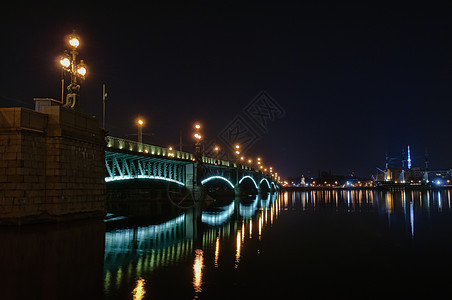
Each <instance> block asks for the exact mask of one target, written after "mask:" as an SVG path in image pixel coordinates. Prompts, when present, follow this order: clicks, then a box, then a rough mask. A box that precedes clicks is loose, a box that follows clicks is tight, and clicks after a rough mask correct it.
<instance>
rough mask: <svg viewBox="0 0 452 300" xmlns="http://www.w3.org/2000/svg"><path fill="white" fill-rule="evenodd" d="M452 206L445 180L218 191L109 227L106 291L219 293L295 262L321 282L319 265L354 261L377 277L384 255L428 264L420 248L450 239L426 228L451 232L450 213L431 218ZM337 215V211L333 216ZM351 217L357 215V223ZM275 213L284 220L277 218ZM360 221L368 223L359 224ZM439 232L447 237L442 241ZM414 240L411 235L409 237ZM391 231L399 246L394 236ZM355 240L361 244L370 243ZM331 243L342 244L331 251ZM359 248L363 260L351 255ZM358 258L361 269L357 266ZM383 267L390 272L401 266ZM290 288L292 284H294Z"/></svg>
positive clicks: (117, 294) (138, 295) (122, 294)
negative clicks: (442, 185) (399, 186)
mask: <svg viewBox="0 0 452 300" xmlns="http://www.w3.org/2000/svg"><path fill="white" fill-rule="evenodd" d="M217 203H218V204H217ZM325 215H326V216H330V217H331V218H325ZM451 215H452V206H451V192H450V191H448V190H443V191H406V192H404V191H401V192H400V191H399V192H382V191H372V190H353V191H346V190H345V191H342V190H341V191H336V190H327V191H303V192H283V193H282V194H278V193H275V194H267V195H265V196H262V197H261V196H250V197H242V198H240V199H235V200H230V201H217V202H215V203H214V204H213V205H211V206H210V207H208V208H207V209H204V210H201V209H195V208H193V209H190V210H187V211H185V212H183V213H181V214H180V215H179V216H177V217H176V218H173V219H171V220H168V221H166V222H164V223H161V224H157V225H149V226H141V227H131V228H119V229H114V230H108V231H107V232H106V235H105V255H104V291H105V297H106V298H115V299H116V298H127V297H129V298H130V295H131V294H132V295H133V297H134V299H145V298H146V297H148V296H149V297H155V298H171V297H186V296H189V297H191V296H190V294H192V296H193V297H195V298H196V297H198V296H200V297H201V296H203V295H204V296H207V295H208V296H209V297H210V296H218V295H220V294H221V293H222V292H225V291H226V290H227V291H229V292H227V291H226V292H227V293H232V291H237V290H240V291H241V292H243V291H244V290H245V289H246V287H248V288H250V287H251V288H256V287H257V285H259V286H261V284H262V282H263V281H262V282H261V281H259V282H257V281H256V280H258V279H256V278H258V277H259V276H260V277H262V278H267V279H268V278H269V276H272V274H274V273H275V272H276V273H277V272H285V273H284V274H281V276H282V278H284V279H278V278H274V277H273V279H272V282H274V283H275V284H276V283H283V282H285V280H289V281H290V280H291V279H290V278H291V276H289V277H287V276H288V275H287V274H294V271H295V270H298V269H299V268H301V267H302V268H303V270H304V271H305V273H304V274H305V275H304V276H308V277H306V278H310V280H311V281H312V282H320V281H318V279H319V278H321V276H323V275H321V274H324V273H323V272H324V271H322V270H330V271H329V272H333V271H331V270H335V271H334V272H339V273H340V272H341V271H337V270H341V269H343V268H345V270H348V269H347V268H352V269H354V268H358V269H359V270H360V271H359V272H357V273H356V274H355V275H357V274H364V275H366V276H370V277H368V278H373V277H372V274H373V273H372V272H373V271H372V270H373V268H379V266H380V265H381V263H382V262H384V263H385V266H390V265H394V266H395V267H400V268H401V269H405V268H406V269H407V270H410V271H409V272H411V269H410V268H409V265H407V266H405V265H404V263H405V262H404V261H405V259H400V257H401V254H400V253H404V255H407V257H408V259H407V261H410V263H412V259H415V261H416V266H421V267H424V265H423V263H419V262H418V260H419V259H420V257H418V255H420V254H419V253H421V254H422V253H424V251H425V253H437V252H438V251H439V252H438V253H443V252H447V251H449V250H451V249H452V241H450V237H446V240H448V241H449V242H444V235H442V234H439V233H438V232H432V228H436V229H438V228H441V230H446V231H445V234H447V235H448V234H452V232H451V229H450V228H451V227H450V225H451V222H450V221H446V222H447V224H440V223H439V224H438V223H436V222H437V221H435V220H442V218H443V217H447V218H448V219H447V220H449V219H450V217H451ZM313 216H318V217H315V218H314V217H313ZM316 218H317V219H316ZM338 218H340V220H342V221H340V222H339V223H338V222H337V220H338ZM283 219H284V220H283ZM300 220H302V221H301V222H300ZM307 220H310V221H307ZM356 220H359V222H358V223H356V224H354V223H353V222H355V221H356ZM277 221H279V222H277ZM288 221H289V223H287V222H288ZM342 222H344V224H345V225H341V224H342ZM279 223H282V224H283V225H278V226H277V224H279ZM322 223H326V224H322ZM331 224H334V226H336V228H335V227H334V226H332V225H331ZM351 224H352V225H351ZM353 224H354V225H353ZM358 225H359V226H358ZM441 225H444V226H445V227H446V228H445V229H443V228H442V227H441ZM287 226H290V228H289V227H287ZM341 226H342V227H341ZM360 226H361V227H360ZM366 226H368V227H369V228H363V227H366ZM319 228H320V229H319ZM326 228H330V229H328V230H331V232H330V231H326V230H327V229H326ZM443 233H444V232H443ZM360 234H361V235H362V234H366V235H368V236H360ZM373 234H375V236H372V235H373ZM369 236H370V237H369ZM341 238H346V240H347V245H344V244H340V246H337V247H339V248H334V247H335V246H334V243H333V242H337V240H338V239H339V240H340V239H341ZM372 238H375V239H374V240H372ZM441 238H443V241H442V242H439V241H440V240H441ZM319 240H321V241H322V242H321V243H320V245H324V243H325V245H326V244H327V245H330V246H329V247H332V248H331V249H330V248H322V247H318V245H317V243H319ZM413 240H416V241H417V243H416V244H413V243H412V241H413ZM325 241H327V242H325ZM328 241H329V242H328ZM394 241H395V242H396V243H397V245H398V246H397V247H399V248H393V246H392V245H391V244H390V243H393V242H394ZM366 243H367V244H366ZM380 243H382V244H380ZM387 244H388V245H389V246H387ZM421 244H422V247H421V249H423V250H422V251H421V252H417V250H415V249H414V248H413V247H414V246H413V245H416V247H419V245H421ZM424 244H425V245H424ZM444 244H446V245H447V246H446V247H444ZM358 245H359V247H358ZM377 245H378V247H375V246H377ZM306 247H307V248H306ZM347 247H349V248H347ZM385 247H388V249H389V250H388V249H386V248H385ZM400 247H401V248H400ZM429 247H432V248H429ZM441 247H442V248H441ZM344 249H346V250H344ZM359 249H366V253H360V252H359ZM413 249H414V250H413ZM311 250H312V252H310V251H311ZM394 250H395V251H396V253H395V254H394ZM335 251H342V252H338V253H336V254H333V253H335ZM369 251H375V253H374V252H369ZM399 252H400V253H399ZM337 255H338V256H337ZM385 255H388V256H385ZM336 256H337V257H336ZM335 257H336V258H335ZM338 257H341V259H339V260H338V259H337V258H338ZM355 257H357V258H356V261H357V262H358V264H359V266H358V265H357V266H354V265H353V261H354V260H353V259H354V258H355ZM394 257H398V258H397V263H396V264H393V263H392V262H393V260H394V259H395V258H394ZM308 258H309V259H308ZM363 259H367V260H363ZM270 260H271V261H273V260H274V261H273V262H271V261H270ZM374 260H376V261H374ZM345 261H346V262H347V263H346V264H345V265H344V264H343V262H345ZM363 261H366V266H367V267H368V268H367V269H366V270H364V269H361V267H362V264H363ZM430 263H431V261H430V262H429V264H430ZM335 264H336V265H335ZM401 266H402V267H401ZM428 266H429V267H430V265H428ZM395 267H394V268H395ZM421 269H422V268H421ZM215 270H217V271H215ZM422 270H423V269H422ZM387 271H388V272H389V273H387V276H389V277H391V276H398V275H397V274H399V273H400V272H401V271H400V269H394V270H387ZM316 272H317V273H316ZM318 272H320V273H318ZM360 272H361V273H360ZM362 272H364V273H362ZM366 272H368V273H366ZM391 272H394V274H396V275H391ZM407 272H408V271H407ZM261 273H262V274H261ZM244 274H245V275H244ZM253 274H254V275H253ZM307 274H308V275H307ZM333 274H334V273H333ZM375 274H376V273H375ZM375 274H374V276H376V275H375ZM364 275H363V276H364ZM237 276H238V277H237ZM253 276H254V277H253ZM256 276H257V277H256ZM319 276H320V277H319ZM357 276H358V275H357ZM366 276H364V277H366ZM236 277H237V278H236ZM260 277H259V278H260ZM364 277H363V278H364ZM253 278H254V279H253ZM306 278H305V279H306ZM313 278H314V279H313ZM315 278H317V279H315ZM353 278H355V277H353ZM391 278H392V277H391ZM374 279H375V278H374ZM307 280H309V279H307ZM336 280H337V281H338V282H341V280H342V279H340V277H338V278H336ZM343 280H345V279H343ZM378 280H379V279H377V282H378ZM292 283H293V282H292ZM188 284H189V286H188ZM255 285H256V286H255ZM285 286H286V287H287V286H288V285H285ZM245 293H246V292H245ZM287 293H288V294H292V293H293V290H292V291H290V290H289V291H288V292H287Z"/></svg>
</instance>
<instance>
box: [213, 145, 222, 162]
mask: <svg viewBox="0 0 452 300" xmlns="http://www.w3.org/2000/svg"><path fill="white" fill-rule="evenodd" d="M213 151H214V152H215V160H218V153H219V152H220V147H219V146H215V147H214V148H213ZM215 163H216V162H215Z"/></svg>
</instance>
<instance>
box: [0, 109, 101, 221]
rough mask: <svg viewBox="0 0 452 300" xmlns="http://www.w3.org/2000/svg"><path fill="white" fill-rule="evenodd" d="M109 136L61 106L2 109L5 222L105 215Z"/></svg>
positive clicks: (0, 177)
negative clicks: (35, 108) (106, 155)
mask: <svg viewBox="0 0 452 300" xmlns="http://www.w3.org/2000/svg"><path fill="white" fill-rule="evenodd" d="M104 178H105V139H104V132H103V131H102V129H100V128H99V122H98V120H97V119H96V118H94V117H91V116H88V115H85V114H83V113H81V112H77V111H73V110H69V109H66V108H63V107H61V106H48V107H44V108H43V109H42V113H41V112H37V111H34V110H30V109H26V108H2V109H0V224H25V223H34V222H43V221H65V220H73V219H80V218H97V217H99V218H100V217H103V216H104V215H105V199H106V196H105V195H106V192H105V180H104Z"/></svg>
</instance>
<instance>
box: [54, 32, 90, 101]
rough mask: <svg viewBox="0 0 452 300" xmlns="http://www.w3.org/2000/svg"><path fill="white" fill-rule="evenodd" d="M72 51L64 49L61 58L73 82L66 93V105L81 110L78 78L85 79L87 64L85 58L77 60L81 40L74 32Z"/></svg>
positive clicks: (71, 43) (70, 43)
mask: <svg viewBox="0 0 452 300" xmlns="http://www.w3.org/2000/svg"><path fill="white" fill-rule="evenodd" d="M68 43H69V45H70V47H71V48H70V51H69V52H68V51H67V50H66V51H64V54H63V55H62V57H61V59H60V64H61V66H62V67H63V70H64V71H66V72H68V73H69V74H70V75H71V83H70V84H69V85H68V86H67V90H68V94H67V95H66V103H65V104H64V107H67V108H71V109H74V110H80V94H79V90H80V85H79V84H78V83H77V78H80V79H85V75H86V65H85V63H84V62H83V60H80V62H77V55H78V52H77V47H78V46H79V45H80V40H79V38H78V36H77V34H76V33H75V30H74V32H73V33H72V34H71V35H70V36H69V41H68Z"/></svg>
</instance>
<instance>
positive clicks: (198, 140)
mask: <svg viewBox="0 0 452 300" xmlns="http://www.w3.org/2000/svg"><path fill="white" fill-rule="evenodd" d="M194 127H195V134H193V137H194V138H195V153H196V154H197V155H200V154H201V140H202V135H201V133H200V132H199V131H200V130H201V125H200V124H199V123H195V126H194Z"/></svg>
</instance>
